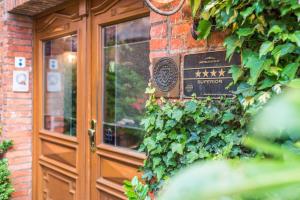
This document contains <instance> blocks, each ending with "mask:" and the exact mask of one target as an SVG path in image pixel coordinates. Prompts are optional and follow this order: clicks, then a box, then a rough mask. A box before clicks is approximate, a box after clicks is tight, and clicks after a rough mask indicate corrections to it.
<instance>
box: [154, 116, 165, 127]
mask: <svg viewBox="0 0 300 200" xmlns="http://www.w3.org/2000/svg"><path fill="white" fill-rule="evenodd" d="M163 127H164V120H162V119H161V117H158V118H157V119H156V123H155V128H157V129H159V130H162V129H163Z"/></svg>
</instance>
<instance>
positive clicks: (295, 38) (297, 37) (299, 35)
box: [289, 31, 300, 47]
mask: <svg viewBox="0 0 300 200" xmlns="http://www.w3.org/2000/svg"><path fill="white" fill-rule="evenodd" d="M289 39H290V40H291V41H292V42H295V43H297V46H298V47H300V31H296V32H295V33H293V34H290V35H289Z"/></svg>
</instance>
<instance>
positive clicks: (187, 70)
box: [183, 51, 241, 98]
mask: <svg viewBox="0 0 300 200" xmlns="http://www.w3.org/2000/svg"><path fill="white" fill-rule="evenodd" d="M240 64H241V57H240V55H239V54H234V55H233V57H232V59H231V60H230V61H227V60H226V51H213V52H205V53H199V54H192V55H186V56H185V57H184V74H183V76H184V77H183V93H184V96H185V97H191V96H192V95H193V94H195V95H196V96H197V97H200V98H205V97H208V96H210V97H213V98H219V97H221V96H228V97H232V96H233V93H232V91H233V90H234V88H233V87H231V88H227V86H228V85H229V84H230V83H231V82H232V76H231V74H230V73H229V69H230V67H231V65H240Z"/></svg>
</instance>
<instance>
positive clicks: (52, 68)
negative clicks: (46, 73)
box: [49, 58, 58, 70]
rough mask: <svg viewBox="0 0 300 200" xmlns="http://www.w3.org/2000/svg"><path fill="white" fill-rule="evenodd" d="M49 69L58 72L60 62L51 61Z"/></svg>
mask: <svg viewBox="0 0 300 200" xmlns="http://www.w3.org/2000/svg"><path fill="white" fill-rule="evenodd" d="M49 69H51V70H57V69H58V61H57V59H54V58H52V59H49Z"/></svg>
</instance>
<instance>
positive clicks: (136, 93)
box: [103, 17, 150, 149]
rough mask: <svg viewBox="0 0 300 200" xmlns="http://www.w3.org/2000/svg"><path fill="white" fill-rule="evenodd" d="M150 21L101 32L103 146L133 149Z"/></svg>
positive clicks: (140, 135)
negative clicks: (103, 67)
mask: <svg viewBox="0 0 300 200" xmlns="http://www.w3.org/2000/svg"><path fill="white" fill-rule="evenodd" d="M149 38H150V24H149V18H148V17H145V18H141V19H138V20H134V21H129V22H125V23H121V24H117V25H113V26H108V27H105V28H104V29H103V39H104V43H103V49H104V66H105V75H104V76H105V77H104V92H105V94H104V117H103V118H104V120H103V137H104V138H103V139H104V143H106V144H111V145H115V146H122V147H128V148H132V149H136V148H137V147H138V145H139V143H140V141H141V140H142V138H143V135H144V133H143V130H142V128H141V126H140V120H141V118H142V117H143V113H144V104H145V101H146V96H145V95H144V91H145V88H146V87H147V83H148V81H149V77H150V74H149V65H150V62H149Z"/></svg>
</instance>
